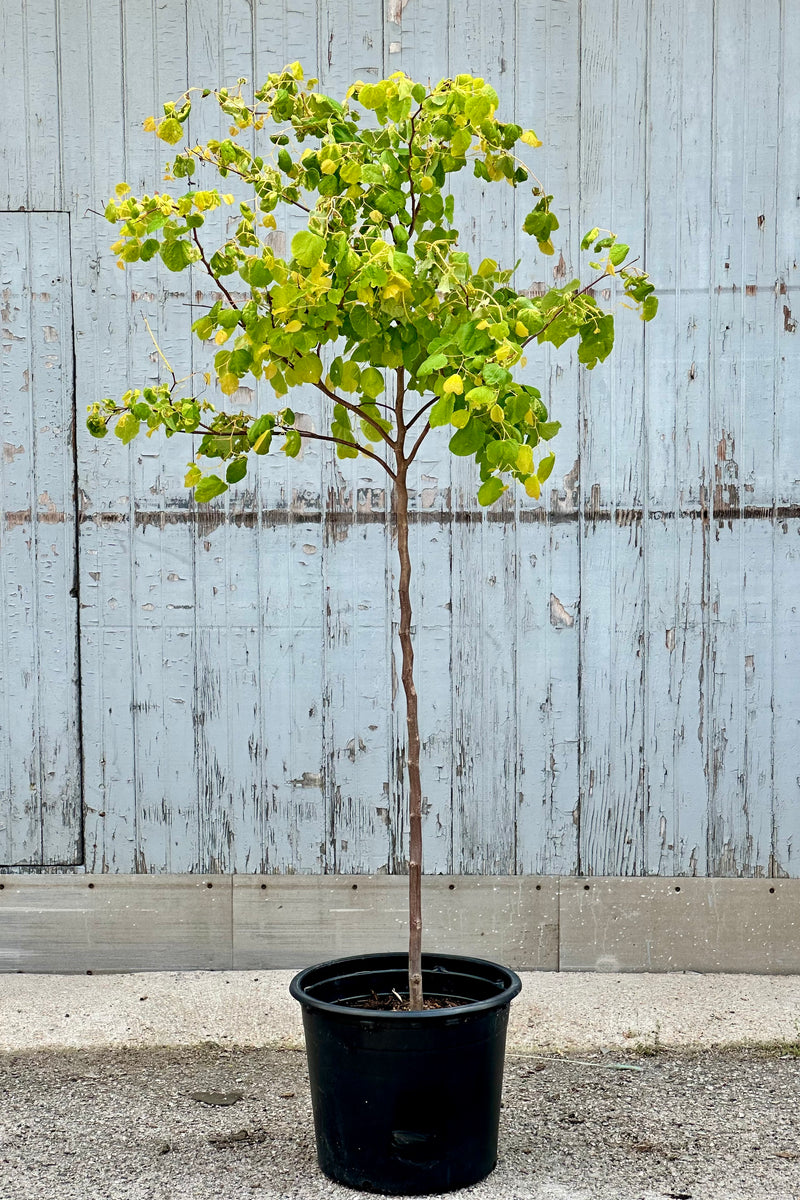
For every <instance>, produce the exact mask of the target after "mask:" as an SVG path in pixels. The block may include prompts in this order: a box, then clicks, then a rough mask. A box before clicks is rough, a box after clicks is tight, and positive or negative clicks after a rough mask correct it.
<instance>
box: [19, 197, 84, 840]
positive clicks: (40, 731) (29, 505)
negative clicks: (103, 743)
mask: <svg viewBox="0 0 800 1200" xmlns="http://www.w3.org/2000/svg"><path fill="white" fill-rule="evenodd" d="M0 242H2V250H0V263H2V267H0V272H1V273H2V278H0V291H1V292H2V305H1V306H0V323H1V324H2V355H1V356H0V372H2V386H1V387H0V394H2V397H3V402H2V408H1V409H0V440H2V461H1V463H0V508H2V525H1V526H0V545H2V555H1V556H0V559H1V565H0V572H1V573H2V588H3V614H2V623H1V624H0V632H1V633H2V643H1V644H0V650H1V652H2V660H0V676H1V677H2V679H3V715H2V731H1V732H0V762H2V767H0V771H2V775H1V776H0V778H1V779H2V783H0V788H1V789H2V796H0V814H1V815H0V829H2V839H0V861H2V862H7V863H43V864H44V863H65V864H66V863H75V862H79V861H80V859H81V846H80V839H81V804H80V800H81V795H80V751H79V745H78V690H77V688H78V677H77V676H78V664H77V596H76V593H75V571H76V567H75V512H74V486H75V479H74V459H73V453H72V449H73V433H72V401H73V365H72V338H73V329H72V308H71V302H70V291H69V263H70V249H69V220H68V217H67V215H66V214H63V213H58V214H55V213H52V214H44V213H35V214H25V213H13V214H10V213H9V214H3V215H2V216H0Z"/></svg>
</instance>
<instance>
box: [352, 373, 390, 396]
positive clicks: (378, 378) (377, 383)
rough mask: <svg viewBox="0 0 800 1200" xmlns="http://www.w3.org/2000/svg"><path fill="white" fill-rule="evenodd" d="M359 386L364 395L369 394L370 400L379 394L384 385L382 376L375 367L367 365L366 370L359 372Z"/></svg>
mask: <svg viewBox="0 0 800 1200" xmlns="http://www.w3.org/2000/svg"><path fill="white" fill-rule="evenodd" d="M359 386H360V388H361V391H362V392H363V393H364V395H365V396H369V397H370V399H371V400H374V399H375V397H376V396H380V394H381V392H382V391H383V389H384V387H385V386H386V385H385V383H384V380H383V376H382V375H381V373H380V371H379V370H377V368H376V367H367V368H366V370H364V371H362V372H361V382H360V385H359Z"/></svg>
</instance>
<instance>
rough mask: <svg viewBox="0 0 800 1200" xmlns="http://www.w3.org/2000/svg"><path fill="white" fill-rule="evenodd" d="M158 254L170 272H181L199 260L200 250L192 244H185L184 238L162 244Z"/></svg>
mask: <svg viewBox="0 0 800 1200" xmlns="http://www.w3.org/2000/svg"><path fill="white" fill-rule="evenodd" d="M159 254H160V255H161V259H162V261H163V263H164V266H165V267H167V268H168V269H169V270H170V271H182V270H183V269H184V267H188V266H189V264H190V263H193V262H197V261H198V260H199V258H200V250H199V248H198V247H197V246H195V245H193V243H192V242H187V241H186V239H185V238H177V239H176V240H175V241H172V242H162V243H161V247H160V249H159Z"/></svg>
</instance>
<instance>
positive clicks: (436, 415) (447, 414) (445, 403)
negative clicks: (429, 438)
mask: <svg viewBox="0 0 800 1200" xmlns="http://www.w3.org/2000/svg"><path fill="white" fill-rule="evenodd" d="M454 404H455V396H454V395H453V394H452V392H447V393H446V394H445V395H444V396H442V397H441V399H440V400H437V401H436V403H435V404H434V406H433V408H432V409H431V411H430V413H429V414H428V424H429V425H430V427H431V429H436V427H437V426H438V425H449V424H450V418H451V417H452V415H453V405H454Z"/></svg>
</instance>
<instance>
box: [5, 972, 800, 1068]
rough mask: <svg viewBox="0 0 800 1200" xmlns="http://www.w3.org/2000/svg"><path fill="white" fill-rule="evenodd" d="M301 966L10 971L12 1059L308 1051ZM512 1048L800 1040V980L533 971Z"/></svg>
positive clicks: (514, 1010) (8, 1048)
mask: <svg viewBox="0 0 800 1200" xmlns="http://www.w3.org/2000/svg"><path fill="white" fill-rule="evenodd" d="M291 976H292V972H291V971H220V972H202V971H192V972H183V973H179V972H147V973H138V974H128V975H99V976H97V975H42V974H39V975H23V974H13V975H11V974H9V975H0V1052H3V1051H5V1052H17V1051H22V1050H32V1049H37V1048H38V1049H56V1050H57V1049H68V1048H80V1047H82V1048H86V1049H104V1048H123V1047H156V1046H194V1045H198V1044H202V1043H207V1042H214V1043H217V1044H219V1045H221V1046H257V1047H270V1046H282V1047H297V1046H300V1045H301V1044H302V1026H301V1020H300V1011H299V1007H298V1006H297V1005H296V1004H295V1002H294V1001H293V1000H291V998H290V997H289V995H288V985H289V980H290V979H291ZM522 979H523V990H522V995H521V996H520V997H519V998H518V999H517V1000H515V1001H514V1003H513V1004H512V1006H511V1017H510V1022H509V1040H508V1044H509V1051H511V1052H514V1053H517V1052H519V1053H523V1054H524V1053H530V1052H532V1051H534V1050H536V1051H547V1052H551V1053H559V1052H561V1051H564V1050H573V1051H581V1050H588V1049H594V1050H596V1049H598V1048H600V1049H614V1048H617V1049H625V1048H627V1049H633V1050H637V1049H645V1050H648V1049H653V1048H658V1047H659V1046H664V1047H720V1046H731V1045H742V1044H744V1045H764V1044H770V1043H776V1042H787V1043H797V1042H800V976H788V975H787V976H756V975H727V974H726V975H693V974H683V975H681V974H673V975H635V974H596V973H592V974H590V973H587V974H583V973H578V972H574V973H560V974H559V973H555V972H526V973H524V974H523V976H522Z"/></svg>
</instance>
